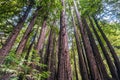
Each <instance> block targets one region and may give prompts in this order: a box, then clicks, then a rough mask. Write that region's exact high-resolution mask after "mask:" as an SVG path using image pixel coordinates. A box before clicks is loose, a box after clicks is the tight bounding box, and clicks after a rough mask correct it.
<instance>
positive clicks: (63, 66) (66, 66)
mask: <svg viewBox="0 0 120 80" xmlns="http://www.w3.org/2000/svg"><path fill="white" fill-rule="evenodd" d="M61 3H62V6H63V10H62V11H61V15H60V36H59V53H58V57H59V58H58V59H59V60H58V79H57V80H72V74H71V66H70V59H69V52H68V40H67V32H66V23H65V1H64V0H61Z"/></svg>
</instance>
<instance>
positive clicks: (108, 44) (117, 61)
mask: <svg viewBox="0 0 120 80" xmlns="http://www.w3.org/2000/svg"><path fill="white" fill-rule="evenodd" d="M93 19H94V22H95V24H96V26H97V28H98V29H99V31H100V33H101V34H102V36H103V38H104V40H105V42H106V44H107V46H108V48H109V49H110V52H111V54H112V57H113V59H114V62H115V66H116V68H117V73H118V76H119V79H120V60H119V58H118V57H117V54H116V52H115V50H114V48H113V47H112V45H111V44H110V41H109V40H108V38H107V37H106V35H105V34H104V32H103V31H102V29H101V28H100V25H99V24H98V22H97V20H96V19H95V17H93Z"/></svg>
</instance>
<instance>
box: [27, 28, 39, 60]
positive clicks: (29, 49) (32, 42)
mask: <svg viewBox="0 0 120 80" xmlns="http://www.w3.org/2000/svg"><path fill="white" fill-rule="evenodd" d="M38 28H39V27H38ZM38 28H37V30H36V32H35V34H34V36H33V37H32V41H31V43H30V46H29V48H28V51H27V53H26V56H25V60H28V58H29V54H30V51H31V49H32V46H33V44H34V43H35V38H36V35H37V33H38Z"/></svg>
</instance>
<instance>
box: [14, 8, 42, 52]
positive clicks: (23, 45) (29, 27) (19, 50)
mask: <svg viewBox="0 0 120 80" xmlns="http://www.w3.org/2000/svg"><path fill="white" fill-rule="evenodd" d="M40 9H41V7H38V8H37V9H36V11H35V13H34V14H33V17H32V19H31V21H30V24H29V25H28V27H27V29H26V31H25V33H24V35H23V37H22V39H21V41H20V43H19V45H18V47H17V50H16V54H21V53H22V52H23V49H24V47H25V45H26V43H27V41H28V38H29V35H30V33H31V31H32V29H33V27H34V24H35V20H36V18H37V15H38V12H39V10H40Z"/></svg>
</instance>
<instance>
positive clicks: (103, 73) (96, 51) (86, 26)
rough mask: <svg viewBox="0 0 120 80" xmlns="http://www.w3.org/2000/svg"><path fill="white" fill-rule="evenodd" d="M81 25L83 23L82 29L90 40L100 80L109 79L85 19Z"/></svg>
mask: <svg viewBox="0 0 120 80" xmlns="http://www.w3.org/2000/svg"><path fill="white" fill-rule="evenodd" d="M83 23H84V27H85V28H86V30H87V34H88V37H89V40H90V44H91V47H92V50H93V53H94V56H95V60H96V63H97V66H98V68H99V72H100V74H101V77H102V80H108V79H110V77H109V75H108V73H107V70H106V67H105V65H104V63H103V61H102V57H101V55H100V52H99V50H98V47H97V45H96V43H95V40H94V37H93V35H92V32H91V31H90V28H89V26H88V24H87V22H86V20H85V18H83Z"/></svg>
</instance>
